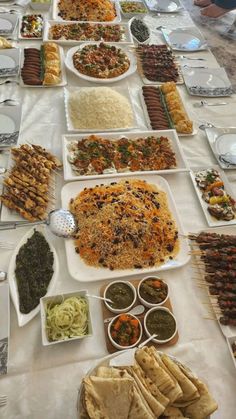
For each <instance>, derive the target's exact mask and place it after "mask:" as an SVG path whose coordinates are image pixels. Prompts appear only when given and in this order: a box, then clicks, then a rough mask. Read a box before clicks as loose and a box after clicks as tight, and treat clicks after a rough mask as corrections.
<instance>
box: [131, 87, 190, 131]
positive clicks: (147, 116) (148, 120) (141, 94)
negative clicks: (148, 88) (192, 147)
mask: <svg viewBox="0 0 236 419" xmlns="http://www.w3.org/2000/svg"><path fill="white" fill-rule="evenodd" d="M153 87H157V86H156V85H155V86H153ZM178 92H179V95H180V97H181V94H180V91H179V90H178ZM139 97H140V102H141V105H142V108H143V113H144V117H145V120H146V123H147V126H148V128H149V129H150V130H152V126H151V123H150V119H149V115H148V110H147V106H146V103H145V100H144V97H143V93H142V90H140V92H139ZM181 100H182V98H181ZM182 102H183V101H182ZM184 109H185V107H184ZM185 112H186V114H187V115H188V112H187V111H186V109H185ZM170 118H171V117H170ZM173 126H174V124H173ZM161 132H163V131H161ZM196 134H197V127H196V124H195V123H194V121H193V131H192V133H191V134H183V133H180V132H177V135H178V137H189V136H190V137H191V136H192V135H196Z"/></svg>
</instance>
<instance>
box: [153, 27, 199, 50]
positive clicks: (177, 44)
mask: <svg viewBox="0 0 236 419" xmlns="http://www.w3.org/2000/svg"><path fill="white" fill-rule="evenodd" d="M161 31H162V35H163V37H164V39H165V41H166V42H167V44H168V45H169V47H170V48H171V49H172V50H174V51H185V52H186V51H189V52H194V51H201V50H204V49H207V42H206V40H205V39H204V38H203V35H202V34H201V32H200V31H199V30H198V29H197V28H196V26H193V27H187V28H176V29H167V28H161Z"/></svg>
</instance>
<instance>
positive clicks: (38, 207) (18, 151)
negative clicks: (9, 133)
mask: <svg viewBox="0 0 236 419" xmlns="http://www.w3.org/2000/svg"><path fill="white" fill-rule="evenodd" d="M60 168H61V162H60V161H59V160H58V159H57V158H56V157H55V156H53V155H52V154H50V153H49V152H47V151H46V150H45V149H44V148H42V147H41V146H38V145H34V144H32V145H28V144H22V145H21V146H20V147H18V148H17V147H14V148H11V159H10V160H9V169H8V172H7V176H6V177H5V178H4V181H3V185H4V189H3V192H2V195H0V201H1V203H2V210H1V221H23V219H26V220H28V221H32V222H33V221H39V220H44V219H46V218H47V216H48V213H49V212H50V210H52V209H53V207H54V203H55V197H54V189H55V178H54V175H55V171H56V170H58V169H60Z"/></svg>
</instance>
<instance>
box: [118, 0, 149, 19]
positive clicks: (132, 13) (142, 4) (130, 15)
mask: <svg viewBox="0 0 236 419" xmlns="http://www.w3.org/2000/svg"><path fill="white" fill-rule="evenodd" d="M134 1H135V2H136V3H140V5H141V6H143V7H144V9H145V12H143V13H137V12H130V13H125V12H123V10H122V7H121V4H120V3H121V2H125V0H120V1H119V6H120V11H121V14H122V16H123V17H124V19H130V18H132V17H134V16H135V17H136V18H139V17H142V16H145V15H146V14H147V13H148V9H147V6H146V4H145V3H144V2H143V1H140V0H134Z"/></svg>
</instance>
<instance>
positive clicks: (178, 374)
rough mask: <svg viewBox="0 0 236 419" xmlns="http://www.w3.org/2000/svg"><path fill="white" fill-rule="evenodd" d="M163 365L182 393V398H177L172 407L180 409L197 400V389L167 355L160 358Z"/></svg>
mask: <svg viewBox="0 0 236 419" xmlns="http://www.w3.org/2000/svg"><path fill="white" fill-rule="evenodd" d="M161 359H162V361H163V363H164V364H165V365H166V367H167V368H168V370H169V371H170V372H171V373H172V374H173V375H174V376H175V378H176V379H177V381H178V383H179V385H180V387H181V389H182V391H183V395H182V397H179V398H178V399H177V400H176V401H175V402H174V405H175V406H178V407H181V406H188V405H189V404H190V403H192V402H193V401H194V400H196V399H198V398H199V396H200V395H199V392H198V389H197V387H196V386H195V385H194V384H193V383H192V381H191V380H190V379H189V378H188V377H187V376H186V375H185V374H184V373H183V372H182V371H181V369H180V368H179V366H178V365H177V364H176V363H175V362H174V361H172V359H171V358H169V357H168V356H167V355H165V354H163V355H162V356H161Z"/></svg>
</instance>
